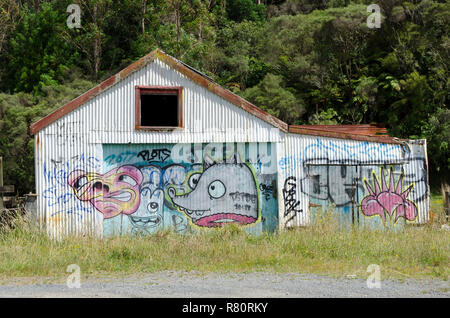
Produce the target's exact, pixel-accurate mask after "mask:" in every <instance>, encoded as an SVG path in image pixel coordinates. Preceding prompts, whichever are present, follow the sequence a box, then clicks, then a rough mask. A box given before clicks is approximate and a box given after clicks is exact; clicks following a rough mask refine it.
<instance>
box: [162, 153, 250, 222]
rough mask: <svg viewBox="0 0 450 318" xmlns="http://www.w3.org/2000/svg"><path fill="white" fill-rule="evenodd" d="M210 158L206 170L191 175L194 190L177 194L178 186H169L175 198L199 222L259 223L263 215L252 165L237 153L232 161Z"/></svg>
mask: <svg viewBox="0 0 450 318" xmlns="http://www.w3.org/2000/svg"><path fill="white" fill-rule="evenodd" d="M206 158H208V160H205V165H204V169H203V172H202V173H196V174H193V175H191V177H190V180H189V185H190V186H191V188H192V190H191V191H190V192H187V193H183V194H176V191H175V190H174V188H170V189H169V196H170V197H171V199H172V202H173V203H174V204H175V205H176V206H177V208H178V209H180V210H181V211H185V212H186V213H187V216H188V217H189V218H190V219H191V220H192V222H193V223H194V224H196V225H198V226H202V227H203V226H205V227H216V226H221V225H222V224H224V223H230V222H234V223H238V224H241V225H244V224H251V223H255V222H256V221H257V220H258V217H259V212H258V211H259V199H258V191H257V186H256V180H255V176H254V175H253V173H252V171H251V169H250V168H249V166H248V165H246V164H245V163H244V162H242V161H241V159H240V157H239V155H238V154H237V153H235V154H234V155H233V160H232V162H213V161H212V159H210V157H208V156H207V157H206ZM206 158H205V159H206ZM205 193H207V198H206V199H205Z"/></svg>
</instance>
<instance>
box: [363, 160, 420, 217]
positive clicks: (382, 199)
mask: <svg viewBox="0 0 450 318" xmlns="http://www.w3.org/2000/svg"><path fill="white" fill-rule="evenodd" d="M403 178H404V173H402V174H401V175H400V178H399V179H398V181H397V184H396V185H395V187H394V183H395V180H394V172H393V169H392V168H391V169H389V187H388V186H386V180H385V175H384V169H383V168H381V174H380V179H381V187H380V183H379V181H378V178H377V176H376V173H375V171H374V172H373V187H372V186H371V185H370V184H369V182H368V181H367V180H364V183H365V185H366V188H367V191H368V192H369V195H367V196H366V197H364V199H363V200H362V202H361V211H362V213H363V214H364V215H365V216H375V215H378V216H380V217H381V219H382V220H383V223H385V222H386V213H387V214H388V215H389V216H392V215H393V214H394V213H395V218H394V223H396V222H397V221H398V219H399V218H401V217H403V218H405V219H407V220H409V221H413V220H414V219H415V218H416V217H417V207H416V205H415V203H414V202H412V201H410V200H409V199H408V194H409V193H410V191H411V189H412V188H413V187H414V185H413V184H411V185H409V186H408V187H407V188H406V189H403Z"/></svg>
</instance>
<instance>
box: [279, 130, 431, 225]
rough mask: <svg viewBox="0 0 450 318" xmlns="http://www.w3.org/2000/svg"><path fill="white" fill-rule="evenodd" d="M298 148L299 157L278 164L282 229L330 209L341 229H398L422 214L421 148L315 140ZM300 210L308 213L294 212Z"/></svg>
mask: <svg viewBox="0 0 450 318" xmlns="http://www.w3.org/2000/svg"><path fill="white" fill-rule="evenodd" d="M302 143H304V146H303V147H302V148H300V149H301V150H300V151H299V152H297V153H293V154H289V155H288V156H285V157H281V158H280V160H279V161H278V165H279V169H280V174H281V176H282V178H283V179H284V180H285V183H284V189H283V197H282V198H283V200H284V202H283V204H284V212H285V213H284V221H285V224H288V223H289V222H290V223H289V224H295V223H293V222H291V221H292V220H294V219H297V218H298V217H300V216H302V217H311V220H313V219H314V215H315V214H316V213H317V212H318V211H320V210H326V209H327V208H328V207H331V206H333V207H334V211H335V212H336V213H337V214H338V216H339V219H340V220H341V222H343V223H346V224H352V225H364V226H369V227H375V228H378V227H392V228H394V227H397V226H399V225H400V227H399V228H401V226H403V225H405V224H406V223H407V222H414V221H416V220H418V216H419V214H420V213H422V212H420V213H419V210H420V209H421V210H422V211H423V210H425V209H426V204H427V200H428V198H429V187H428V173H427V170H428V169H427V159H426V153H425V149H424V147H422V146H421V145H415V144H413V145H406V144H405V145H398V144H397V145H391V144H380V143H369V142H351V141H349V142H347V141H345V142H338V141H335V140H327V139H321V138H309V139H307V141H305V140H303V141H302ZM374 171H377V172H379V171H382V172H381V174H382V175H377V174H376V173H375V174H374ZM385 172H386V173H385ZM387 172H389V173H387ZM385 174H386V176H385ZM387 174H389V176H387ZM388 177H389V178H390V179H389V181H387V182H388V183H386V181H385V179H387V178H388ZM389 182H393V183H394V186H392V185H390V183H389ZM300 206H301V207H302V208H303V210H305V209H306V208H307V209H308V211H306V210H305V211H303V212H298V211H297V210H300V208H299V207H300ZM301 213H303V214H301ZM282 216H283V215H282ZM391 216H392V218H391ZM387 217H389V221H388V220H387ZM303 219H304V218H303Z"/></svg>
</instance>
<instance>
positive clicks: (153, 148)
mask: <svg viewBox="0 0 450 318" xmlns="http://www.w3.org/2000/svg"><path fill="white" fill-rule="evenodd" d="M103 157H104V162H103V166H102V168H103V171H96V170H93V169H73V170H72V171H70V173H69V174H68V175H67V179H66V180H67V181H66V184H67V185H68V186H69V187H70V188H71V189H72V195H73V196H74V197H76V198H77V200H78V201H80V202H85V203H88V204H90V205H91V206H92V207H94V208H95V210H96V211H98V212H99V213H101V214H102V215H103V220H104V223H103V227H104V234H105V235H113V234H119V233H120V234H123V233H132V234H135V235H140V234H151V233H154V232H155V231H157V230H159V229H163V228H172V229H174V230H175V231H177V232H180V233H183V232H186V231H190V230H200V229H202V228H215V227H220V226H222V225H224V224H230V223H235V224H238V225H240V226H244V227H245V228H246V229H248V230H249V231H250V232H260V231H263V230H264V231H273V230H274V229H275V228H276V226H277V223H278V213H277V210H278V209H277V198H276V196H274V195H268V194H272V193H273V192H276V191H275V189H274V188H273V187H274V185H276V159H275V158H276V156H275V147H273V149H272V144H270V143H268V144H261V145H259V144H251V143H246V144H244V143H242V144H239V143H236V144H231V145H228V144H213V145H211V144H198V145H197V144H183V145H181V146H180V145H179V144H163V145H161V144H159V145H157V144H155V145H153V144H151V145H103ZM267 184H270V187H269V186H267ZM261 189H264V190H265V191H264V193H262V191H261ZM269 190H270V191H269Z"/></svg>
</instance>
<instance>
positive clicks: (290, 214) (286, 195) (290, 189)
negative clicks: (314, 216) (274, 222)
mask: <svg viewBox="0 0 450 318" xmlns="http://www.w3.org/2000/svg"><path fill="white" fill-rule="evenodd" d="M296 197H297V178H296V177H293V176H290V177H288V178H286V180H285V181H284V187H283V200H284V207H285V211H284V217H285V218H286V221H285V223H286V224H287V223H288V222H290V221H291V220H292V219H294V218H295V217H296V216H297V214H298V213H302V212H303V210H302V209H300V207H299V205H300V201H298V200H297V198H296Z"/></svg>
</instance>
